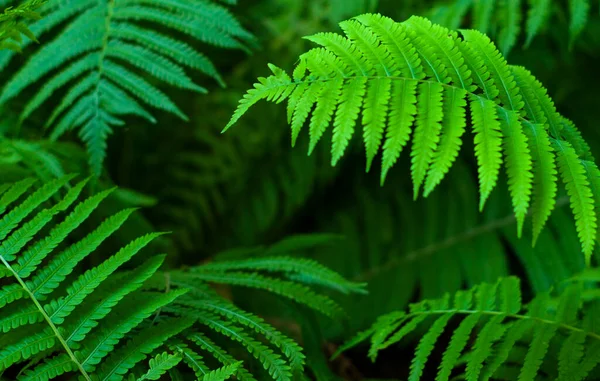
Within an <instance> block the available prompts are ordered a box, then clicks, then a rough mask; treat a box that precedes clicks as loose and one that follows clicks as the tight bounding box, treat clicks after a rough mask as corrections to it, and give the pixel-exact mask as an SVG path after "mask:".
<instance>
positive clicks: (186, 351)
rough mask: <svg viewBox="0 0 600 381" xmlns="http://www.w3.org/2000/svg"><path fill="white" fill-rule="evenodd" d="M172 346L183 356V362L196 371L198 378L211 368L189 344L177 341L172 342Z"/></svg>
mask: <svg viewBox="0 0 600 381" xmlns="http://www.w3.org/2000/svg"><path fill="white" fill-rule="evenodd" d="M170 347H171V349H172V350H173V351H175V352H177V353H178V354H179V355H180V356H181V357H182V358H183V362H184V363H186V365H187V366H188V367H189V368H190V369H191V370H192V371H193V372H194V374H195V375H196V378H197V379H199V380H200V379H202V378H203V377H204V376H205V375H206V374H208V372H209V369H208V367H207V366H206V364H205V363H204V361H203V360H202V356H200V355H199V354H198V353H196V352H195V351H193V350H192V349H190V348H189V346H187V345H186V344H181V343H175V344H171V345H170Z"/></svg>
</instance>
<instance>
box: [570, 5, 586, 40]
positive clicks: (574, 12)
mask: <svg viewBox="0 0 600 381" xmlns="http://www.w3.org/2000/svg"><path fill="white" fill-rule="evenodd" d="M589 9H590V3H589V1H588V0H569V13H570V15H571V20H570V23H569V46H570V47H572V46H573V44H574V43H575V40H577V37H579V34H581V31H583V29H584V28H585V24H587V19H588V13H589Z"/></svg>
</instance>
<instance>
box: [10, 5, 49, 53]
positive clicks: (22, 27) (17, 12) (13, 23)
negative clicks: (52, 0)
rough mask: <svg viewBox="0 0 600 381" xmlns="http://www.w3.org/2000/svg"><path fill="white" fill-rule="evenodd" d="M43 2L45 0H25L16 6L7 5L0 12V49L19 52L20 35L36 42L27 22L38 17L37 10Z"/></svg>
mask: <svg viewBox="0 0 600 381" xmlns="http://www.w3.org/2000/svg"><path fill="white" fill-rule="evenodd" d="M44 3H46V0H27V1H25V2H23V3H21V4H19V5H18V6H16V7H8V8H6V9H5V10H4V12H2V13H0V49H10V50H13V51H15V52H20V51H21V45H20V43H21V42H23V37H22V35H24V36H26V37H27V38H29V39H30V40H31V41H35V42H37V39H36V37H35V34H34V33H33V32H32V31H31V30H30V29H29V25H28V24H29V23H31V22H33V21H35V20H39V19H40V15H39V13H38V12H37V10H38V8H40V7H41V6H42V5H44Z"/></svg>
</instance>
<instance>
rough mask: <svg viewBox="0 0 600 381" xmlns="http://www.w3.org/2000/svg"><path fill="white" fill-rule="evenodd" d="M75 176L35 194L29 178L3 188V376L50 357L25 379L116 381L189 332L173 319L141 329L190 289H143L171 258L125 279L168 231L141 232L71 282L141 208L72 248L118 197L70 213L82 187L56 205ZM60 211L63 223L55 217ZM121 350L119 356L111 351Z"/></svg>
mask: <svg viewBox="0 0 600 381" xmlns="http://www.w3.org/2000/svg"><path fill="white" fill-rule="evenodd" d="M71 178H72V176H69V177H62V178H60V179H57V180H53V181H50V182H48V183H47V184H45V185H43V186H41V187H40V188H39V189H37V190H35V191H34V192H33V193H31V194H30V195H29V196H27V193H28V189H29V188H31V186H32V184H33V183H34V181H31V180H24V181H21V182H19V183H15V184H12V185H10V186H9V187H6V188H5V189H4V188H3V189H4V192H3V194H2V197H1V199H0V211H1V212H0V215H1V217H0V261H1V262H2V267H3V269H4V271H3V273H2V274H3V278H4V279H3V285H2V287H1V288H0V306H1V308H0V324H1V329H2V331H3V333H4V334H3V336H2V339H0V341H1V344H2V345H1V348H0V371H3V372H4V371H6V370H7V369H14V368H15V367H19V365H20V364H22V363H24V362H26V361H28V360H30V359H32V358H37V359H38V360H41V361H36V362H37V364H36V365H34V366H32V367H31V368H29V369H26V370H25V371H24V372H22V373H21V374H20V376H19V377H17V378H18V379H19V380H40V379H42V380H48V379H53V378H55V377H58V376H60V375H62V374H64V373H70V372H75V373H78V374H79V375H80V376H81V377H83V378H84V379H86V380H91V379H93V377H100V379H104V378H103V377H109V378H111V377H112V378H114V377H113V376H111V375H116V374H124V373H125V372H127V371H128V370H129V369H131V368H133V366H134V365H136V364H138V363H139V362H141V361H142V360H144V359H145V357H146V355H147V354H148V353H149V352H150V351H152V350H154V349H155V348H157V347H158V346H160V345H163V344H164V342H166V340H167V339H168V338H169V337H171V336H173V335H176V334H178V333H179V332H181V331H182V330H184V329H185V328H187V326H188V324H187V323H186V321H182V320H178V319H169V320H168V321H165V322H164V323H161V324H159V325H156V326H155V327H151V328H147V329H146V328H144V329H141V330H138V329H137V328H136V327H139V326H140V325H141V324H142V323H143V322H145V321H147V319H148V318H149V317H150V316H151V315H152V313H153V312H154V311H156V310H157V309H159V308H161V307H163V306H165V305H166V304H167V303H170V302H171V301H173V300H174V299H175V298H177V297H178V296H180V295H182V294H184V293H185V290H175V291H173V292H169V293H164V294H160V295H155V294H152V293H148V292H144V291H140V290H139V288H140V287H141V285H142V283H143V282H144V281H145V280H146V279H148V278H149V277H151V276H152V275H153V274H154V273H155V271H156V270H157V269H158V268H159V267H160V266H161V264H162V262H163V259H164V256H156V257H151V258H150V259H148V260H147V261H145V262H143V264H141V265H140V266H139V267H137V268H136V269H134V270H132V271H131V272H130V274H129V276H128V277H127V278H124V277H122V276H120V274H118V273H117V270H118V269H119V268H120V267H121V266H123V265H124V264H125V263H127V262H129V261H130V259H131V258H132V257H133V256H135V255H136V254H137V253H138V252H139V251H140V250H142V249H143V248H144V247H145V246H147V245H148V244H149V243H150V242H151V241H152V240H153V239H154V238H156V237H157V236H158V235H159V234H148V235H145V236H142V237H140V238H138V239H136V240H134V241H132V242H131V243H129V244H128V245H126V246H125V247H123V248H122V249H120V250H119V251H118V252H117V253H116V254H114V255H113V256H111V257H110V258H108V259H106V260H105V261H104V262H102V263H101V264H99V265H98V266H96V267H92V268H90V269H88V270H87V271H85V272H83V273H82V274H81V275H79V276H76V277H72V276H70V274H72V273H73V272H74V270H75V269H76V268H77V267H78V265H79V264H80V263H81V262H82V261H83V260H84V259H85V258H86V257H87V256H88V255H90V254H91V253H92V252H93V251H94V250H95V249H96V248H97V247H98V246H99V245H100V244H101V243H102V242H103V241H104V240H106V239H107V238H108V237H109V236H110V235H112V234H113V233H114V232H115V231H116V230H118V229H119V228H120V226H121V225H122V224H123V223H124V222H125V221H126V220H127V217H128V216H129V215H130V214H131V212H132V210H124V211H122V212H119V213H117V214H115V215H113V216H111V217H109V218H108V219H106V220H105V221H104V222H103V223H102V224H101V225H100V226H99V227H98V228H97V229H96V230H94V231H93V232H91V233H90V234H88V235H87V236H85V237H84V238H83V239H81V240H79V241H76V242H74V243H72V244H70V245H65V244H64V243H63V242H65V241H66V240H67V237H69V236H71V235H72V232H73V231H74V230H76V229H77V228H78V227H79V226H80V225H81V224H82V223H83V222H84V221H86V220H87V219H88V217H89V216H90V214H91V213H92V212H93V211H94V210H95V209H96V208H97V207H98V205H99V204H100V202H101V201H102V200H103V199H105V198H106V197H107V196H108V195H109V194H110V193H111V191H110V190H109V191H105V192H102V193H99V194H97V195H94V196H91V197H90V198H88V199H85V200H83V201H81V202H79V203H78V204H76V205H75V206H74V207H73V208H71V206H72V205H74V204H75V203H76V201H77V199H78V198H79V196H80V194H81V193H82V191H83V188H84V186H85V184H86V181H83V182H79V183H77V184H76V185H75V186H73V187H71V188H70V189H69V190H68V191H67V192H66V194H65V195H63V196H62V197H60V199H59V201H58V202H56V203H54V204H52V205H48V204H47V201H48V200H49V199H50V198H52V197H55V196H59V190H60V189H61V188H62V186H63V185H64V184H65V183H66V182H67V181H69V180H70V179H71ZM69 209H71V211H68V210H69ZM59 215H62V217H61V218H60V220H59V221H54V220H57V219H58V218H57V217H58V216H59ZM49 227H50V228H49ZM190 324H191V323H190ZM142 325H143V324H142ZM123 343H125V344H123ZM113 350H116V352H113V353H112V354H111V352H112V351H113ZM40 356H42V357H41V359H40ZM150 374H152V373H150ZM112 378H111V379H112ZM149 379H150V378H149Z"/></svg>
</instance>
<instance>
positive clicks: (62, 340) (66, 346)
mask: <svg viewBox="0 0 600 381" xmlns="http://www.w3.org/2000/svg"><path fill="white" fill-rule="evenodd" d="M0 261H2V263H3V264H4V266H6V268H7V269H9V271H10V272H11V273H12V275H13V276H14V277H15V279H16V280H17V281H18V282H19V284H20V285H21V287H22V288H23V290H24V291H25V292H26V293H27V295H28V296H29V299H31V301H32V302H33V303H34V304H35V306H36V308H37V309H38V311H39V312H40V313H41V314H42V316H43V317H44V320H45V321H46V323H48V326H49V327H50V329H52V332H53V333H54V336H56V338H57V339H58V341H60V343H61V345H62V346H63V348H64V349H65V351H66V352H67V354H68V355H69V357H70V358H71V361H72V362H73V363H74V364H75V365H76V366H77V369H78V370H79V372H80V373H81V375H82V376H83V377H84V378H85V379H86V380H87V381H91V378H90V376H89V375H88V374H87V372H86V371H85V369H84V368H83V365H82V364H81V363H80V362H79V361H78V360H77V357H75V354H74V353H73V351H72V350H71V347H69V344H68V343H67V341H66V340H65V338H64V337H63V336H62V335H61V334H60V332H59V331H58V328H57V327H56V325H55V324H54V323H53V322H52V319H51V318H50V316H48V314H47V313H46V310H44V307H42V305H41V304H40V302H39V301H38V300H37V298H36V297H35V295H34V293H33V292H32V291H31V290H30V289H29V287H27V284H26V283H25V281H24V280H23V279H22V278H21V277H20V276H19V274H17V272H16V271H15V270H14V269H13V268H12V266H11V265H10V264H9V263H8V262H6V260H5V259H4V257H3V256H1V255H0Z"/></svg>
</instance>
